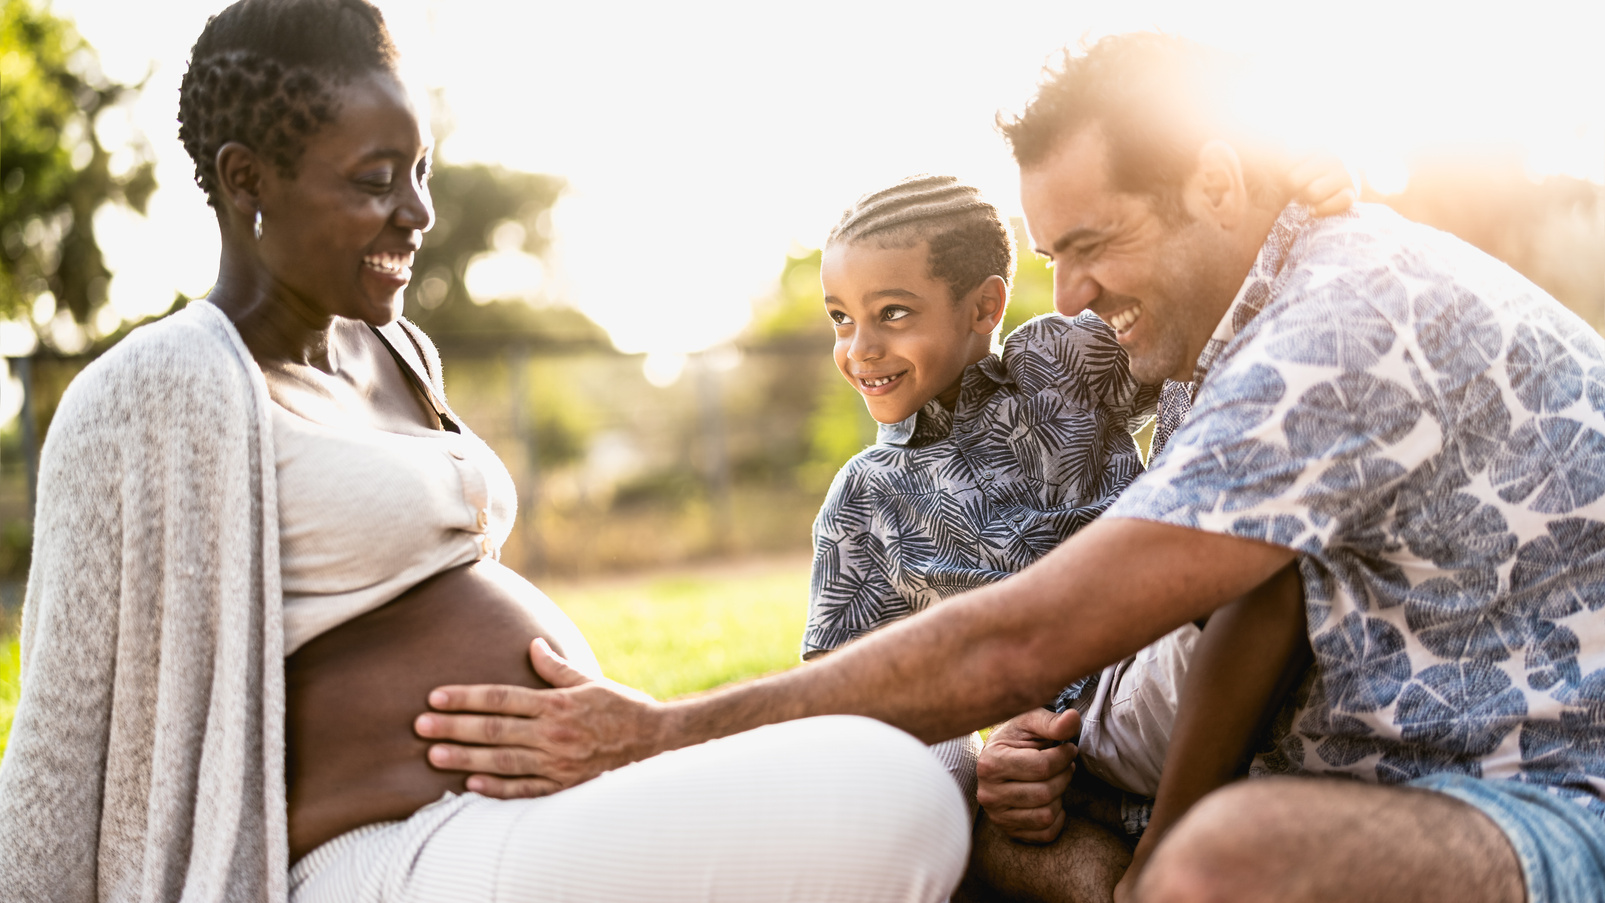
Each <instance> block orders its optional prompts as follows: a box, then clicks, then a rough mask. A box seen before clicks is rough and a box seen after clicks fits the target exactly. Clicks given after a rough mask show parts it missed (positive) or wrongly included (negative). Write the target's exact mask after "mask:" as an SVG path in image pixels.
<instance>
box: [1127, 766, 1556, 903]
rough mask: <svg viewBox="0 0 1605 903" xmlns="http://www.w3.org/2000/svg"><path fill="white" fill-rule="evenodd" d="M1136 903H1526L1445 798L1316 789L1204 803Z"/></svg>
mask: <svg viewBox="0 0 1605 903" xmlns="http://www.w3.org/2000/svg"><path fill="white" fill-rule="evenodd" d="M1136 897H1137V899H1138V900H1140V901H1141V903H1177V901H1233V903H1238V901H1241V903H1250V901H1256V900H1266V901H1273V900H1274V901H1278V903H1280V901H1286V900H1299V901H1309V903H1326V901H1359V903H1375V901H1379V900H1388V901H1399V903H1427V901H1439V900H1442V901H1452V903H1522V901H1523V900H1524V899H1525V897H1526V888H1525V887H1524V885H1523V880H1522V874H1521V865H1520V863H1519V862H1518V861H1517V860H1516V853H1515V850H1513V849H1512V848H1511V846H1510V842H1509V841H1508V840H1507V839H1506V838H1505V835H1504V833H1503V832H1502V831H1500V830H1499V828H1498V827H1496V826H1495V825H1494V823H1493V822H1492V821H1490V820H1489V819H1488V818H1487V816H1485V815H1483V814H1482V813H1481V812H1479V811H1478V810H1477V809H1475V808H1473V807H1471V806H1468V805H1466V804H1465V803H1463V802H1461V801H1459V800H1457V799H1455V798H1453V797H1450V796H1446V795H1444V794H1441V793H1434V792H1431V791H1427V790H1417V789H1414V788H1408V787H1378V786H1375V785H1369V784H1359V783H1353V782H1349V781H1337V780H1331V779H1320V778H1270V779H1265V780H1255V781H1243V782H1239V783H1237V784H1233V785H1231V786H1230V787H1226V788H1223V789H1221V790H1218V791H1216V792H1215V793H1212V794H1210V795H1209V796H1207V797H1205V798H1204V799H1203V800H1202V801H1201V802H1199V804H1198V805H1197V806H1195V807H1194V808H1193V809H1192V811H1190V812H1189V813H1188V814H1187V816H1186V817H1185V818H1183V819H1182V820H1181V821H1180V822H1179V823H1178V824H1177V825H1176V827H1175V828H1174V829H1173V830H1172V831H1171V833H1170V834H1169V835H1167V836H1166V837H1165V840H1164V842H1163V843H1161V844H1160V845H1159V848H1158V849H1157V850H1155V852H1154V856H1153V858H1152V859H1151V860H1150V861H1149V864H1148V867H1147V869H1145V870H1144V871H1143V874H1142V878H1141V880H1140V881H1139V882H1138V884H1137V894H1136Z"/></svg>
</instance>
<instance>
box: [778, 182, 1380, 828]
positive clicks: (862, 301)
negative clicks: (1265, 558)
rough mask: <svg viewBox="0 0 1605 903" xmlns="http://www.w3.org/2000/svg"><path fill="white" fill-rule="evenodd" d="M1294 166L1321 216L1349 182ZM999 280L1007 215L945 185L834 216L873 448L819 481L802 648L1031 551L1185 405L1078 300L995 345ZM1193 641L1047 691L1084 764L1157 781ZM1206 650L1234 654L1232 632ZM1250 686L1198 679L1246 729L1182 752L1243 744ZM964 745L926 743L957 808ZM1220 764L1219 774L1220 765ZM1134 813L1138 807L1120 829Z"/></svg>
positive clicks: (837, 274) (1135, 784)
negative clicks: (1073, 313) (1072, 310)
mask: <svg viewBox="0 0 1605 903" xmlns="http://www.w3.org/2000/svg"><path fill="white" fill-rule="evenodd" d="M1339 172H1341V171H1339ZM1300 177H1302V181H1301V182H1300V184H1301V186H1302V187H1303V188H1304V194H1305V195H1306V196H1310V195H1313V198H1312V199H1313V200H1315V201H1316V202H1317V203H1318V204H1321V205H1322V206H1323V207H1326V208H1331V207H1333V196H1334V195H1335V194H1339V193H1340V191H1339V189H1338V188H1335V187H1334V184H1335V183H1337V184H1342V185H1344V186H1346V184H1347V180H1346V177H1345V178H1342V179H1334V177H1333V172H1332V167H1330V166H1324V167H1323V166H1317V167H1314V168H1313V169H1308V168H1306V169H1300V170H1295V172H1294V174H1293V178H1300ZM1350 200H1352V198H1348V199H1343V200H1339V201H1337V203H1336V209H1344V208H1346V207H1347V206H1348V201H1350ZM1326 212H1331V210H1330V209H1327V211H1326ZM1013 272H1014V242H1013V238H1012V236H1011V235H1010V231H1009V228H1008V226H1007V224H1006V223H1005V222H1004V221H1003V219H1002V217H1001V216H1000V215H999V213H998V211H997V210H996V208H994V207H993V206H992V205H991V204H989V203H987V202H986V201H985V200H984V199H983V198H982V197H981V196H980V193H979V192H978V191H977V190H976V189H974V188H971V187H969V186H965V185H962V184H960V183H959V182H958V181H957V180H956V179H953V178H951V177H944V176H918V177H914V178H910V179H906V180H904V181H901V182H898V183H897V184H895V185H893V186H891V187H889V188H887V189H885V190H882V191H878V192H875V193H872V194H869V195H865V196H864V197H862V198H860V199H859V200H858V202H857V203H856V204H854V205H853V207H852V208H850V209H849V210H847V211H846V213H845V214H844V215H843V217H842V219H841V221H840V222H839V223H838V224H837V226H836V228H835V229H833V230H832V232H831V234H830V237H829V239H828V240H827V242H826V246H825V251H824V255H823V258H822V261H821V273H820V276H821V281H822V283H823V286H824V293H825V308H826V311H827V313H828V314H829V316H830V317H831V319H832V321H833V322H834V323H835V329H836V346H835V360H836V365H837V367H838V369H839V370H840V371H841V373H842V376H843V377H844V378H845V379H847V381H848V382H849V383H851V384H852V385H853V387H854V388H855V389H857V390H858V391H859V392H860V393H861V394H862V395H863V396H864V401H865V403H866V405H867V406H868V408H869V412H870V414H871V416H872V417H874V419H875V420H876V421H877V422H878V423H879V424H880V425H881V426H880V432H879V435H878V437H877V442H876V444H875V445H874V446H872V447H870V448H869V449H866V450H865V451H864V452H861V453H860V454H858V455H857V456H855V457H854V458H853V459H852V460H851V461H849V462H848V463H847V464H846V465H845V466H844V467H843V468H842V470H841V472H840V473H838V474H837V476H836V479H835V481H834V482H833V483H832V485H831V488H830V491H829V494H828V495H827V497H826V500H825V503H824V505H823V507H822V508H821V509H820V512H819V516H818V518H817V520H816V521H815V524H814V567H813V576H812V585H811V589H810V600H809V616H808V624H807V628H806V630H805V633H804V637H803V649H802V654H803V658H804V659H814V658H816V657H818V656H820V655H823V654H826V653H828V652H831V651H833V650H835V649H837V648H840V647H841V646H842V645H844V644H846V643H848V642H851V641H852V640H854V639H857V638H858V637H860V636H863V635H864V634H866V633H869V632H870V631H872V630H874V629H876V628H878V627H881V626H883V625H885V624H887V623H890V622H892V621H895V620H898V619H900V618H903V617H907V616H909V615H911V614H914V613H915V612H918V611H921V610H923V609H924V608H926V607H927V606H929V605H931V604H933V603H935V602H938V601H940V600H941V599H944V598H946V597H948V596H952V595H956V594H958V593H961V592H964V591H966V590H969V589H973V588H975V587H978V586H982V585H985V584H988V583H992V582H995V581H998V580H1002V579H1004V578H1006V577H1008V576H1010V575H1011V574H1013V573H1015V572H1017V571H1019V570H1021V569H1023V568H1024V567H1026V566H1028V565H1030V564H1031V563H1033V562H1035V561H1036V560H1037V559H1038V558H1040V557H1041V556H1042V555H1044V554H1046V553H1047V552H1049V551H1051V550H1052V549H1053V548H1054V547H1056V546H1057V545H1058V544H1059V543H1060V542H1062V541H1063V540H1064V539H1065V538H1066V537H1068V536H1069V535H1070V534H1071V533H1073V532H1075V531H1076V530H1077V529H1079V528H1080V527H1082V526H1084V525H1085V524H1087V523H1089V522H1091V521H1092V520H1093V519H1094V518H1096V517H1097V516H1098V515H1099V514H1101V513H1102V512H1103V511H1104V509H1105V508H1107V507H1108V506H1109V504H1110V503H1112V502H1113V500H1114V498H1115V497H1116V496H1117V495H1118V494H1119V493H1120V491H1121V490H1123V489H1124V488H1125V487H1126V485H1127V484H1128V483H1130V481H1131V480H1132V479H1133V478H1134V477H1135V476H1136V475H1137V474H1138V473H1139V472H1140V471H1141V469H1142V464H1141V459H1140V457H1139V455H1138V451H1137V447H1136V444H1135V442H1134V441H1133V440H1132V437H1131V433H1132V431H1134V430H1135V429H1137V428H1139V427H1140V426H1141V425H1142V424H1143V423H1144V422H1145V421H1146V420H1147V418H1148V417H1149V416H1151V415H1152V414H1153V413H1154V412H1155V407H1156V404H1157V405H1159V406H1160V407H1161V411H1160V414H1161V416H1160V418H1159V422H1158V424H1157V425H1156V430H1155V436H1154V440H1153V445H1152V453H1153V454H1158V453H1159V451H1160V450H1161V449H1162V448H1163V446H1164V442H1165V440H1166V438H1168V436H1169V433H1170V431H1171V430H1173V429H1174V428H1175V427H1176V426H1178V425H1179V424H1180V422H1181V420H1182V418H1183V417H1184V416H1185V413H1186V410H1187V407H1188V405H1189V403H1190V398H1191V392H1190V388H1189V387H1187V386H1184V385H1182V384H1179V383H1167V384H1166V386H1165V387H1164V390H1163V400H1162V401H1161V389H1160V387H1157V386H1139V385H1138V384H1137V383H1136V382H1135V381H1134V380H1133V379H1132V377H1131V375H1130V374H1129V372H1128V371H1127V365H1126V354H1125V351H1124V350H1123V349H1122V348H1121V347H1120V345H1119V343H1118V342H1117V341H1116V340H1115V336H1114V333H1113V331H1112V330H1111V329H1110V328H1109V327H1108V326H1107V325H1106V324H1104V323H1103V321H1102V320H1100V319H1098V318H1097V317H1096V316H1094V315H1092V314H1090V313H1087V314H1083V315H1081V316H1079V317H1075V318H1064V317H1059V316H1055V315H1047V316H1042V317H1037V318H1035V319H1033V320H1030V321H1029V322H1027V323H1025V324H1024V325H1022V326H1021V327H1020V328H1019V329H1017V330H1015V331H1014V332H1013V333H1012V334H1011V335H1010V336H1009V337H1008V339H1007V341H1006V342H1005V343H1004V345H1003V347H1002V349H1001V352H999V351H996V350H995V349H994V345H993V343H994V335H995V333H996V330H997V328H998V325H999V324H1000V323H1001V322H1002V319H1003V312H1004V309H1005V307H1006V305H1007V302H1008V293H1009V284H1010V280H1011V277H1012V275H1013ZM1273 584H1274V585H1273ZM1273 584H1268V585H1267V589H1268V590H1269V591H1270V592H1271V593H1272V595H1273V596H1274V599H1273V601H1272V603H1265V604H1275V605H1278V606H1279V610H1281V611H1288V610H1290V609H1292V608H1294V606H1293V605H1291V604H1289V602H1288V600H1289V599H1290V598H1291V599H1292V600H1293V601H1295V602H1296V601H1298V587H1297V581H1296V579H1294V580H1293V581H1292V583H1291V585H1289V584H1288V583H1287V582H1286V581H1283V582H1281V583H1279V584H1277V583H1275V582H1274V581H1273ZM1277 594H1279V595H1277ZM1250 602H1251V599H1246V600H1244V601H1243V603H1242V605H1248V604H1250ZM1242 605H1240V606H1239V607H1242ZM1243 620H1244V619H1243V618H1241V617H1239V618H1238V622H1239V623H1241V622H1242V621H1243ZM1220 633H1221V631H1216V634H1217V635H1219V634H1220ZM1199 634H1200V631H1199V628H1198V627H1196V626H1194V625H1190V624H1189V625H1186V626H1183V627H1182V628H1180V629H1178V630H1176V631H1174V632H1172V633H1170V634H1168V635H1166V636H1164V637H1162V638H1161V639H1160V640H1158V641H1156V642H1155V643H1154V644H1153V645H1151V646H1149V647H1147V648H1145V649H1143V650H1141V651H1140V652H1138V653H1137V654H1136V655H1134V656H1132V657H1129V658H1127V659H1126V660H1124V661H1122V662H1120V663H1118V664H1116V665H1114V666H1111V667H1110V668H1106V669H1105V670H1104V671H1103V672H1102V673H1101V674H1098V675H1092V676H1089V677H1088V678H1085V679H1083V680H1082V681H1078V682H1077V683H1076V684H1075V685H1073V686H1071V687H1069V688H1067V689H1066V691H1065V692H1064V693H1063V694H1061V697H1060V700H1059V703H1058V706H1060V707H1074V708H1076V709H1077V710H1078V711H1080V713H1081V715H1082V729H1081V733H1080V737H1079V738H1078V740H1077V744H1078V746H1079V748H1080V756H1081V763H1082V764H1083V765H1085V766H1086V769H1087V770H1088V771H1089V772H1091V773H1092V774H1094V775H1096V776H1097V777H1099V778H1101V779H1103V780H1104V781H1105V782H1107V783H1109V784H1110V785H1112V786H1114V787H1116V788H1118V789H1122V790H1125V791H1129V792H1131V793H1135V794H1138V795H1140V796H1142V797H1153V796H1154V795H1155V794H1156V793H1157V792H1158V790H1159V785H1160V773H1161V769H1162V767H1163V765H1164V762H1165V759H1166V755H1167V751H1168V750H1169V747H1170V738H1171V729H1172V725H1173V724H1174V723H1175V722H1176V713H1177V708H1178V702H1179V698H1180V696H1181V691H1182V685H1183V681H1184V678H1185V676H1186V673H1187V667H1188V663H1189V660H1190V658H1191V656H1192V650H1193V647H1194V644H1195V643H1196V642H1197V639H1198V637H1199ZM1215 646H1216V647H1217V648H1219V647H1222V646H1225V647H1226V648H1227V649H1228V650H1233V649H1250V648H1252V647H1251V646H1245V645H1243V644H1242V643H1241V642H1240V641H1239V642H1233V638H1232V636H1228V637H1227V638H1226V640H1224V641H1223V640H1219V639H1217V640H1216V642H1215ZM1216 657H1217V658H1222V657H1224V658H1226V659H1228V660H1229V659H1230V654H1218V655H1217V656H1216ZM1280 667H1281V665H1280V663H1276V664H1275V665H1274V669H1280ZM1274 669H1273V670H1274ZM1260 670H1266V669H1264V668H1262V669H1260ZM1277 673H1278V674H1279V673H1280V671H1279V670H1278V672H1277ZM1254 680H1258V683H1255V682H1254ZM1254 680H1249V681H1247V683H1245V682H1244V681H1238V682H1237V683H1232V682H1231V681H1229V680H1228V681H1225V682H1221V681H1219V680H1217V681H1215V682H1214V683H1212V684H1211V686H1212V687H1213V686H1221V687H1224V688H1225V689H1226V690H1227V691H1228V692H1229V693H1232V694H1235V695H1233V696H1232V697H1231V698H1230V699H1229V700H1228V701H1231V702H1235V701H1238V699H1239V698H1241V699H1242V701H1243V705H1242V706H1240V707H1241V708H1244V710H1245V711H1244V713H1236V712H1235V711H1234V712H1233V714H1241V717H1240V718H1238V719H1237V720H1238V721H1243V722H1246V724H1245V725H1244V726H1243V727H1242V728H1241V729H1235V730H1236V733H1233V734H1232V735H1231V737H1229V738H1226V739H1225V740H1224V741H1222V742H1213V741H1217V739H1218V738H1217V737H1216V736H1215V735H1210V734H1209V733H1208V731H1207V729H1205V728H1202V727H1195V728H1194V729H1193V730H1192V734H1193V735H1194V736H1198V735H1202V739H1195V740H1193V741H1192V742H1193V743H1194V744H1200V743H1202V744H1209V743H1211V742H1213V746H1212V747H1211V752H1212V754H1213V755H1214V758H1215V759H1219V758H1222V757H1240V753H1239V752H1236V750H1238V748H1239V747H1240V746H1246V745H1247V743H1248V742H1249V741H1248V735H1249V734H1250V733H1252V731H1253V730H1254V729H1255V726H1256V725H1257V724H1258V722H1259V721H1260V720H1261V717H1260V715H1261V712H1262V711H1263V710H1264V709H1265V708H1266V707H1267V706H1268V705H1270V704H1272V703H1273V702H1274V701H1275V700H1274V699H1271V698H1270V697H1271V695H1272V689H1271V688H1269V687H1262V686H1261V684H1264V683H1265V682H1266V678H1259V677H1257V676H1255V677H1254ZM1201 695H1202V696H1203V698H1204V699H1205V700H1206V701H1208V702H1210V703H1212V704H1213V703H1216V702H1217V700H1216V699H1214V698H1211V697H1210V695H1209V688H1204V689H1200V688H1197V687H1195V688H1194V691H1193V692H1192V693H1191V694H1190V696H1191V697H1193V700H1194V703H1195V704H1196V703H1197V701H1198V697H1199V696H1201ZM1248 709H1252V711H1248ZM1195 723H1196V722H1195ZM1234 724H1235V722H1234ZM1237 734H1242V735H1243V736H1242V737H1238V736H1237ZM980 745H981V744H980V737H979V735H971V736H969V737H961V738H956V739H954V740H949V741H947V742H944V743H939V744H936V745H935V746H934V747H933V751H934V752H935V753H936V754H937V756H938V757H939V758H940V759H941V760H942V761H943V763H944V765H946V766H947V767H948V769H949V771H950V772H952V773H953V775H954V777H955V779H956V780H957V781H958V782H959V784H960V786H961V787H962V788H963V789H964V791H965V795H966V797H967V799H969V800H970V802H971V806H972V809H973V807H974V796H975V783H976V781H975V762H976V758H977V755H978V753H979V751H980ZM1216 750H1218V751H1216ZM1235 765H1236V758H1232V761H1231V762H1230V763H1228V764H1227V765H1225V766H1224V770H1225V771H1226V777H1230V773H1231V771H1232V769H1233V768H1234V767H1235ZM1222 770H1223V766H1221V764H1220V763H1219V762H1216V761H1214V759H1210V760H1209V761H1207V762H1203V761H1201V762H1200V764H1199V765H1198V766H1197V767H1196V768H1195V769H1194V770H1193V771H1192V772H1191V773H1190V774H1183V775H1178V776H1177V777H1175V778H1172V779H1171V780H1170V783H1171V784H1172V785H1173V786H1174V787H1175V788H1176V789H1174V790H1173V791H1172V793H1171V795H1172V796H1173V797H1174V798H1175V799H1176V802H1175V804H1173V805H1172V806H1170V807H1169V808H1170V811H1171V812H1172V813H1175V814H1174V815H1172V816H1171V818H1172V819H1173V818H1174V817H1178V816H1179V814H1180V812H1181V811H1184V810H1185V808H1186V806H1187V804H1188V803H1190V802H1191V800H1192V799H1194V798H1196V796H1198V795H1201V793H1202V790H1201V789H1200V783H1201V782H1207V781H1213V780H1215V778H1214V775H1215V774H1216V773H1217V772H1220V771H1222ZM1178 778H1180V780H1178ZM1217 783H1218V782H1217ZM1204 789H1207V788H1204ZM1167 821H1168V820H1167ZM1143 823H1146V815H1143V816H1142V817H1141V819H1140V821H1139V822H1138V823H1137V824H1134V825H1131V826H1130V828H1131V833H1133V834H1139V833H1141V826H1142V824H1143ZM1143 852H1144V853H1146V852H1147V851H1146V850H1144V851H1143Z"/></svg>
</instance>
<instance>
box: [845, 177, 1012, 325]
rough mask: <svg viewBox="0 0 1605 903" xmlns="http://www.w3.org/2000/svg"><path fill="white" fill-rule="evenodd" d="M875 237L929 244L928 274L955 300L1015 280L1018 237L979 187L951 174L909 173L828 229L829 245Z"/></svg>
mask: <svg viewBox="0 0 1605 903" xmlns="http://www.w3.org/2000/svg"><path fill="white" fill-rule="evenodd" d="M863 240H874V241H875V242H877V243H879V244H880V245H882V246H884V247H889V248H907V247H913V246H914V245H916V244H918V243H919V242H922V241H926V242H930V252H929V257H928V263H927V264H926V265H927V267H928V268H929V272H930V276H931V278H932V279H936V280H938V281H941V282H945V283H947V286H948V289H949V290H951V291H952V293H953V300H955V301H957V300H958V299H960V298H963V297H964V296H965V295H967V294H969V293H970V292H971V291H973V290H974V289H975V287H976V286H978V285H980V284H981V283H983V282H985V281H986V280H987V279H988V278H990V277H992V276H1000V277H1002V279H1003V283H1004V285H1005V286H1007V285H1008V284H1009V283H1011V282H1012V281H1013V280H1014V235H1013V233H1012V232H1011V231H1010V230H1009V224H1008V223H1007V222H1005V221H1004V219H1003V217H1002V215H1000V214H999V213H998V208H996V207H994V206H992V204H991V203H990V202H989V201H987V200H986V198H984V197H982V196H981V192H980V190H979V189H977V188H973V187H971V186H969V185H965V184H963V183H962V182H960V181H959V180H958V179H955V178H953V177H952V176H928V175H920V176H910V177H909V178H906V179H903V180H901V181H899V182H898V183H897V184H895V185H892V186H890V187H888V188H883V189H881V190H880V191H874V192H870V193H869V194H866V195H864V196H863V197H861V198H859V199H858V201H857V202H856V203H854V204H853V206H851V207H849V208H847V210H846V212H844V213H843V214H842V218H841V221H840V222H838V223H837V224H836V228H834V229H832V230H830V237H829V238H828V239H826V240H825V247H827V248H828V247H830V246H831V245H835V244H839V243H841V242H844V241H863Z"/></svg>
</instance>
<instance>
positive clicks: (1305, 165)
mask: <svg viewBox="0 0 1605 903" xmlns="http://www.w3.org/2000/svg"><path fill="white" fill-rule="evenodd" d="M1287 187H1288V188H1289V189H1290V190H1291V191H1292V192H1293V199H1294V200H1296V201H1298V202H1299V203H1301V204H1304V205H1305V206H1307V207H1309V208H1310V210H1311V211H1313V212H1314V213H1315V215H1316V216H1331V215H1332V214H1334V213H1342V212H1343V211H1345V210H1347V209H1349V208H1350V207H1352V206H1354V202H1355V201H1357V200H1359V198H1360V193H1359V191H1358V190H1357V189H1356V188H1355V187H1354V176H1352V175H1350V174H1349V171H1348V169H1347V168H1346V167H1345V166H1344V165H1343V161H1342V160H1339V159H1338V158H1337V157H1334V156H1332V155H1330V154H1316V155H1313V156H1309V157H1305V158H1303V159H1302V160H1299V161H1298V162H1296V163H1294V164H1293V168H1292V169H1290V170H1288V173H1287Z"/></svg>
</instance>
